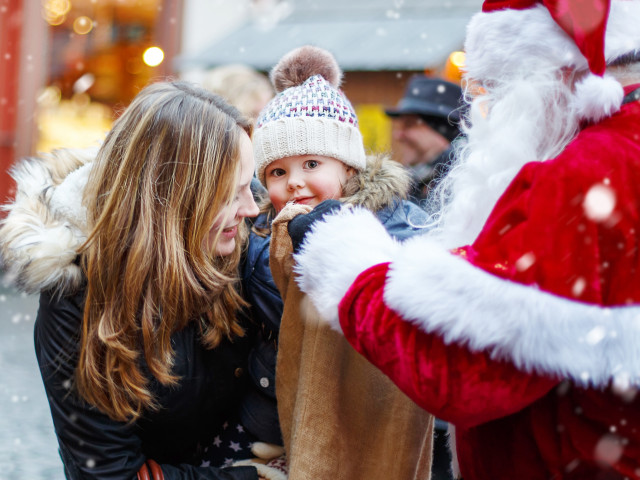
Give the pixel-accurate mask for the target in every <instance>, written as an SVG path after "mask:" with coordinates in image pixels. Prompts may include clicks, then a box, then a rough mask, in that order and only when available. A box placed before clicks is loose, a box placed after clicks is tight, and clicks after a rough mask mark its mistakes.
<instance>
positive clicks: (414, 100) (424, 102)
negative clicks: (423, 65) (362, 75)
mask: <svg viewBox="0 0 640 480" xmlns="http://www.w3.org/2000/svg"><path fill="white" fill-rule="evenodd" d="M461 99H462V89H461V88H460V86H458V85H456V84H453V83H450V82H447V81H445V80H440V79H436V78H429V77H427V76H426V75H416V76H414V77H412V78H411V79H410V80H409V83H408V85H407V88H406V90H405V93H404V96H403V97H402V99H401V100H400V102H399V103H398V106H397V107H396V108H393V109H388V110H386V113H387V115H388V116H390V117H392V118H393V119H394V122H393V138H394V140H395V141H396V154H397V157H398V160H399V161H400V163H402V164H403V165H404V166H405V167H407V168H408V169H410V170H411V173H412V175H413V177H414V183H413V186H412V189H411V192H410V193H409V195H410V196H411V197H412V199H413V200H417V201H420V200H423V199H425V198H426V197H427V195H428V193H429V191H430V190H431V189H432V188H433V186H434V183H433V180H435V179H437V178H439V177H440V176H442V175H443V174H444V173H445V172H446V168H447V166H448V164H449V159H450V155H451V151H452V148H451V142H452V141H453V140H454V139H455V138H456V137H457V136H458V134H459V133H460V132H459V130H458V126H457V125H458V122H459V121H460V111H459V107H460V102H461Z"/></svg>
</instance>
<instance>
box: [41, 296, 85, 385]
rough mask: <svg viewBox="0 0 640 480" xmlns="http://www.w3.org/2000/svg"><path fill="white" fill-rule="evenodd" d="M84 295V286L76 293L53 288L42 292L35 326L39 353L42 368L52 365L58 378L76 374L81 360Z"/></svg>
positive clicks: (52, 372) (52, 369)
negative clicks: (57, 290)
mask: <svg viewBox="0 0 640 480" xmlns="http://www.w3.org/2000/svg"><path fill="white" fill-rule="evenodd" d="M84 299H85V290H84V288H80V289H78V290H77V291H76V292H75V293H73V294H60V293H56V292H55V291H53V290H46V291H43V292H42V293H41V294H40V304H39V307H38V314H37V316H36V322H35V328H34V342H35V349H36V356H37V358H38V364H39V365H40V368H41V369H42V370H43V371H45V370H47V369H51V374H52V375H55V376H56V377H58V378H61V377H60V376H61V375H62V376H63V377H65V378H67V379H69V378H72V375H73V371H74V369H75V365H76V363H77V358H78V352H79V348H80V335H81V327H82V317H83V313H84ZM45 381H46V378H45Z"/></svg>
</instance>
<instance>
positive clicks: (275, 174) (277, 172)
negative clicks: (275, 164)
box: [269, 168, 285, 177]
mask: <svg viewBox="0 0 640 480" xmlns="http://www.w3.org/2000/svg"><path fill="white" fill-rule="evenodd" d="M284 174H285V171H284V169H282V168H274V169H273V170H271V171H270V172H269V176H270V177H281V176H282V175H284Z"/></svg>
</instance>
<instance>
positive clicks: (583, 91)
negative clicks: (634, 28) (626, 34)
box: [573, 25, 640, 122]
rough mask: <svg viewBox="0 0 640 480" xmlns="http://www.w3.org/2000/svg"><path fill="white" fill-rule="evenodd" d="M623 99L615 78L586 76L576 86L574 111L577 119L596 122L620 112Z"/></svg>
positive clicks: (621, 90) (620, 86) (621, 89)
mask: <svg viewBox="0 0 640 480" xmlns="http://www.w3.org/2000/svg"><path fill="white" fill-rule="evenodd" d="M639 28H640V25H639ZM623 97H624V89H623V88H622V85H621V84H620V83H619V82H618V81H617V80H616V79H615V78H613V77H611V76H609V75H605V76H604V77H599V76H597V75H587V76H586V77H585V78H584V79H583V80H581V81H580V82H578V83H577V84H576V93H575V96H574V101H573V103H574V109H575V111H576V114H577V115H578V117H579V118H582V119H585V120H591V121H594V122H598V121H600V120H602V119H603V118H607V117H610V116H611V115H613V114H614V113H616V112H617V111H618V110H620V107H621V105H622V98H623Z"/></svg>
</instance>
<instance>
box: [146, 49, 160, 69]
mask: <svg viewBox="0 0 640 480" xmlns="http://www.w3.org/2000/svg"><path fill="white" fill-rule="evenodd" d="M142 60H143V61H144V63H146V64H147V65H149V66H150V67H157V66H158V65H160V64H161V63H162V61H163V60H164V52H163V51H162V49H161V48H158V47H149V48H147V49H146V50H145V51H144V53H143V54H142Z"/></svg>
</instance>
